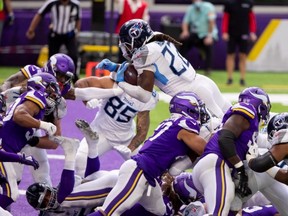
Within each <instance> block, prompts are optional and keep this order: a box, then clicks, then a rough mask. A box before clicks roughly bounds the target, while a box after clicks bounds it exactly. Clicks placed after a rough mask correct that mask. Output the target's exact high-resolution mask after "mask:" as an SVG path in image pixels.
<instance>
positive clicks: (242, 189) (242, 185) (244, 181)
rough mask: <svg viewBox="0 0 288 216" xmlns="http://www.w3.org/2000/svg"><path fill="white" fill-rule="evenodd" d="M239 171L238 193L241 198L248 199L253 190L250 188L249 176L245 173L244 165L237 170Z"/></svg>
mask: <svg viewBox="0 0 288 216" xmlns="http://www.w3.org/2000/svg"><path fill="white" fill-rule="evenodd" d="M236 170H237V176H236V178H237V179H238V181H239V182H238V185H236V193H237V194H238V195H239V196H240V197H242V198H243V197H247V196H249V195H251V194H252V191H251V189H250V188H249V187H248V175H247V173H246V171H245V168H244V165H242V166H241V167H239V168H236Z"/></svg>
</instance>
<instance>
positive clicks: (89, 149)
mask: <svg viewBox="0 0 288 216" xmlns="http://www.w3.org/2000/svg"><path fill="white" fill-rule="evenodd" d="M75 124H76V126H77V127H78V128H79V129H80V131H81V132H82V133H83V135H84V138H85V141H86V142H85V141H83V143H82V141H81V143H82V144H83V147H82V146H81V149H80V150H78V152H77V164H79V163H82V165H80V166H82V169H83V168H84V166H83V161H86V163H85V165H86V166H85V172H84V177H86V176H88V175H90V174H91V173H94V172H97V171H98V170H99V168H100V161H99V156H100V155H101V154H103V151H108V150H109V149H110V148H111V146H110V145H109V144H108V143H107V141H106V139H105V138H104V137H103V136H101V135H100V136H98V134H97V133H96V132H94V131H93V130H92V128H91V127H90V125H89V123H88V122H86V121H85V120H81V119H79V120H76V121H75ZM100 143H101V147H102V148H100V150H101V152H100V153H99V147H100ZM84 156H86V157H85V158H84ZM79 158H81V159H82V161H80V160H79ZM78 168H79V167H78V165H77V171H79V170H78ZM81 173H82V175H83V171H81Z"/></svg>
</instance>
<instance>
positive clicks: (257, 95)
mask: <svg viewBox="0 0 288 216" xmlns="http://www.w3.org/2000/svg"><path fill="white" fill-rule="evenodd" d="M238 102H245V103H249V104H251V105H253V106H254V107H255V109H256V111H257V114H258V117H259V120H260V119H262V120H263V121H264V122H265V123H266V122H267V121H268V119H269V112H270V109H271V103H270V99H269V96H268V94H267V93H266V92H265V91H264V90H263V89H261V88H259V87H249V88H246V89H244V90H243V91H242V92H241V93H240V95H239V97H238Z"/></svg>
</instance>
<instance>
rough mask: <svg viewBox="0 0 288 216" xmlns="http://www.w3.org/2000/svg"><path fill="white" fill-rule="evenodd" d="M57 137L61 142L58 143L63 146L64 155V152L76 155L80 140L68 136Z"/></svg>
mask: <svg viewBox="0 0 288 216" xmlns="http://www.w3.org/2000/svg"><path fill="white" fill-rule="evenodd" d="M58 138H59V137H58ZM59 139H61V140H62V142H60V143H59V145H60V146H61V147H62V148H63V150H64V153H65V155H66V154H75V155H76V153H77V150H78V148H79V144H80V141H79V140H78V139H73V138H68V137H60V138H59Z"/></svg>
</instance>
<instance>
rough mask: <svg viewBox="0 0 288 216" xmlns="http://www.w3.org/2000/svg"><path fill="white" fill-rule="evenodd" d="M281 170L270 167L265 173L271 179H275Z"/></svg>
mask: <svg viewBox="0 0 288 216" xmlns="http://www.w3.org/2000/svg"><path fill="white" fill-rule="evenodd" d="M280 169H281V168H279V167H277V166H274V167H271V168H270V169H268V170H267V171H266V173H268V174H269V175H270V176H271V177H272V178H275V176H276V174H277V173H278V171H279V170H280Z"/></svg>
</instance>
